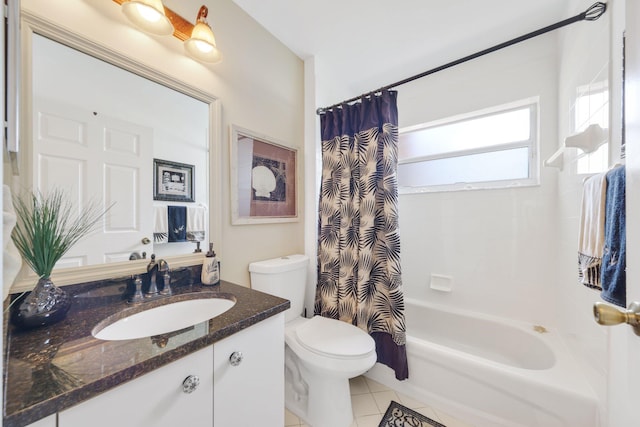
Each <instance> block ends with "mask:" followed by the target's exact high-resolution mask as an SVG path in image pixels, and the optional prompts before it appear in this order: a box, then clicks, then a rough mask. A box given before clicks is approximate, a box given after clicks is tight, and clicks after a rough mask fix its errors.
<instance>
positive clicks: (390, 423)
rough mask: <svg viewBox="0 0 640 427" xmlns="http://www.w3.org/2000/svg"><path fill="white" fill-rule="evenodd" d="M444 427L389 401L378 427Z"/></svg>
mask: <svg viewBox="0 0 640 427" xmlns="http://www.w3.org/2000/svg"><path fill="white" fill-rule="evenodd" d="M429 426H433V427H446V426H445V425H444V424H440V423H439V422H437V421H433V420H432V419H431V418H428V417H425V416H424V415H422V414H419V413H417V412H416V411H414V410H413V409H409V408H407V407H406V406H402V405H401V404H399V403H398V402H395V401H393V400H392V401H391V403H390V404H389V407H388V408H387V412H385V414H384V417H382V421H380V425H379V426H378V427H429Z"/></svg>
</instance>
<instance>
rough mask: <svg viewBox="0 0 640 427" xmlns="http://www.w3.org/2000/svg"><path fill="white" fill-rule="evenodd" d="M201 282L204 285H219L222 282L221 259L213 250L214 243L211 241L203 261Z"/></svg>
mask: <svg viewBox="0 0 640 427" xmlns="http://www.w3.org/2000/svg"><path fill="white" fill-rule="evenodd" d="M200 282H201V283H202V284H203V285H217V284H219V283H220V261H218V258H217V257H216V253H215V252H214V251H213V243H209V251H208V252H207V253H206V255H205V256H204V261H203V262H202V274H201V275H200Z"/></svg>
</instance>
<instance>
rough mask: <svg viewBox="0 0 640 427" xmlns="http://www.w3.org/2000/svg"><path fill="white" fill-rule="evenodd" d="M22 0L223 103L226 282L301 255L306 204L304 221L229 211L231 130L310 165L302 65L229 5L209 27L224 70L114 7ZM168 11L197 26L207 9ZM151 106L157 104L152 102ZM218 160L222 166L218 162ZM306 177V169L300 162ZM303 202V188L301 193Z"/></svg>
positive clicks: (184, 6) (223, 3)
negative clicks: (261, 138) (241, 222)
mask: <svg viewBox="0 0 640 427" xmlns="http://www.w3.org/2000/svg"><path fill="white" fill-rule="evenodd" d="M63 3H64V4H61V2H50V1H47V0H23V1H22V8H23V10H25V9H26V10H29V11H30V12H32V13H34V14H37V15H39V16H41V17H42V18H44V19H47V20H49V21H52V22H54V23H56V24H58V25H60V26H63V27H66V28H68V29H70V30H71V31H73V32H75V33H78V34H80V35H81V36H83V37H86V38H88V39H90V40H93V41H95V42H97V43H99V44H101V45H104V46H107V47H109V48H111V49H114V50H116V51H118V52H119V53H121V54H123V55H125V56H128V57H131V58H134V59H135V60H137V61H138V62H140V63H142V64H145V65H148V66H150V67H152V68H155V69H157V70H160V71H162V72H163V73H166V74H168V75H170V76H172V77H174V78H175V79H177V80H179V81H182V82H184V83H186V84H189V85H192V86H195V87H198V88H200V89H202V90H204V91H205V92H208V93H210V94H211V95H212V96H214V97H217V98H218V99H220V100H221V104H222V129H219V130H216V131H217V132H219V135H220V143H221V144H222V151H221V153H222V159H221V164H222V170H220V171H213V173H219V174H220V175H219V176H220V177H221V180H222V194H221V195H218V196H220V197H219V199H220V200H222V202H223V204H224V206H223V208H222V210H221V215H222V218H214V220H220V221H221V222H222V241H221V242H214V244H215V248H216V252H217V253H218V255H219V256H220V258H221V262H222V269H221V275H222V278H223V279H225V280H229V281H232V282H236V283H239V284H242V285H248V284H249V274H248V271H247V268H248V264H249V262H251V261H254V260H259V259H265V258H271V257H275V256H280V255H284V254H289V253H297V252H301V251H303V249H304V247H303V229H304V220H303V218H304V204H303V203H302V202H300V203H299V215H300V218H301V219H300V221H299V222H295V223H286V224H268V225H248V226H247V225H245V226H231V220H230V216H231V210H230V207H229V200H230V193H229V160H228V159H229V133H230V132H229V126H230V125H231V124H236V125H238V126H241V127H244V128H247V129H250V130H252V131H254V132H256V133H259V134H263V135H267V136H271V137H273V138H274V139H275V140H278V141H282V142H284V143H286V144H287V145H289V146H291V147H296V148H298V149H299V156H300V158H304V149H303V144H302V141H303V138H304V127H303V107H304V105H303V98H304V96H303V90H304V86H303V77H304V76H303V63H302V61H301V60H300V59H299V58H298V57H296V56H295V55H294V54H293V53H292V52H291V51H289V50H288V49H287V48H286V47H284V46H283V45H282V44H281V43H280V42H279V41H277V40H276V39H275V38H274V37H273V36H272V35H271V34H269V33H268V32H266V31H265V30H264V29H263V28H262V27H261V26H259V25H258V24H257V23H256V22H255V21H253V19H251V18H250V17H248V16H247V15H246V14H245V13H244V12H243V11H242V10H241V9H240V8H238V7H237V6H236V5H235V4H234V3H233V2H231V0H213V1H209V2H208V4H207V6H208V8H209V17H208V21H209V23H210V24H211V25H212V27H213V30H214V32H215V35H216V42H217V44H218V48H219V49H220V50H221V51H222V53H223V56H224V58H223V61H222V62H221V63H219V64H214V65H205V64H202V63H199V62H196V61H194V60H192V59H190V58H189V57H188V56H186V54H185V52H184V49H183V46H182V43H181V42H180V41H179V40H178V39H176V38H173V37H156V36H150V35H147V34H145V33H142V32H140V31H138V30H136V29H134V28H133V27H132V26H131V25H129V23H128V21H127V20H126V18H125V17H124V15H123V14H122V12H121V11H120V7H119V6H118V5H117V4H116V3H115V2H110V1H103V2H86V1H82V0H65V1H64V2H63ZM164 3H165V5H166V6H167V7H170V8H171V9H173V10H174V11H176V12H177V13H179V14H180V15H181V16H183V17H185V18H187V19H189V20H190V21H191V22H194V21H195V16H196V14H197V11H198V9H199V7H200V5H201V4H202V2H196V1H195V0H184V1H178V0H165V2H164ZM150 102H153V101H152V100H150ZM216 160H217V159H216ZM299 167H300V169H301V170H300V176H301V177H302V176H303V173H304V162H299ZM298 196H299V200H303V199H304V186H299V194H298Z"/></svg>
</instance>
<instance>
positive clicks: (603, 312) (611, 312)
mask: <svg viewBox="0 0 640 427" xmlns="http://www.w3.org/2000/svg"><path fill="white" fill-rule="evenodd" d="M593 317H594V318H595V320H596V322H598V323H599V324H600V325H605V326H611V325H618V324H620V323H626V324H628V325H631V327H632V328H633V332H635V334H636V335H638V336H640V303H639V302H636V301H634V302H632V303H631V304H629V308H628V309H627V310H623V309H618V308H616V307H614V306H612V305H609V304H605V303H602V302H596V303H595V304H593Z"/></svg>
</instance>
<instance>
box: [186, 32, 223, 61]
mask: <svg viewBox="0 0 640 427" xmlns="http://www.w3.org/2000/svg"><path fill="white" fill-rule="evenodd" d="M184 48H185V50H186V51H187V52H188V53H189V55H191V56H192V57H194V58H195V59H197V60H199V61H204V62H211V63H214V62H220V61H221V60H222V53H220V51H219V50H218V48H217V47H216V39H215V37H214V36H213V31H212V30H211V27H209V25H207V24H206V23H204V22H198V23H196V25H195V26H194V27H193V31H192V32H191V38H190V39H187V40H185V42H184Z"/></svg>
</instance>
